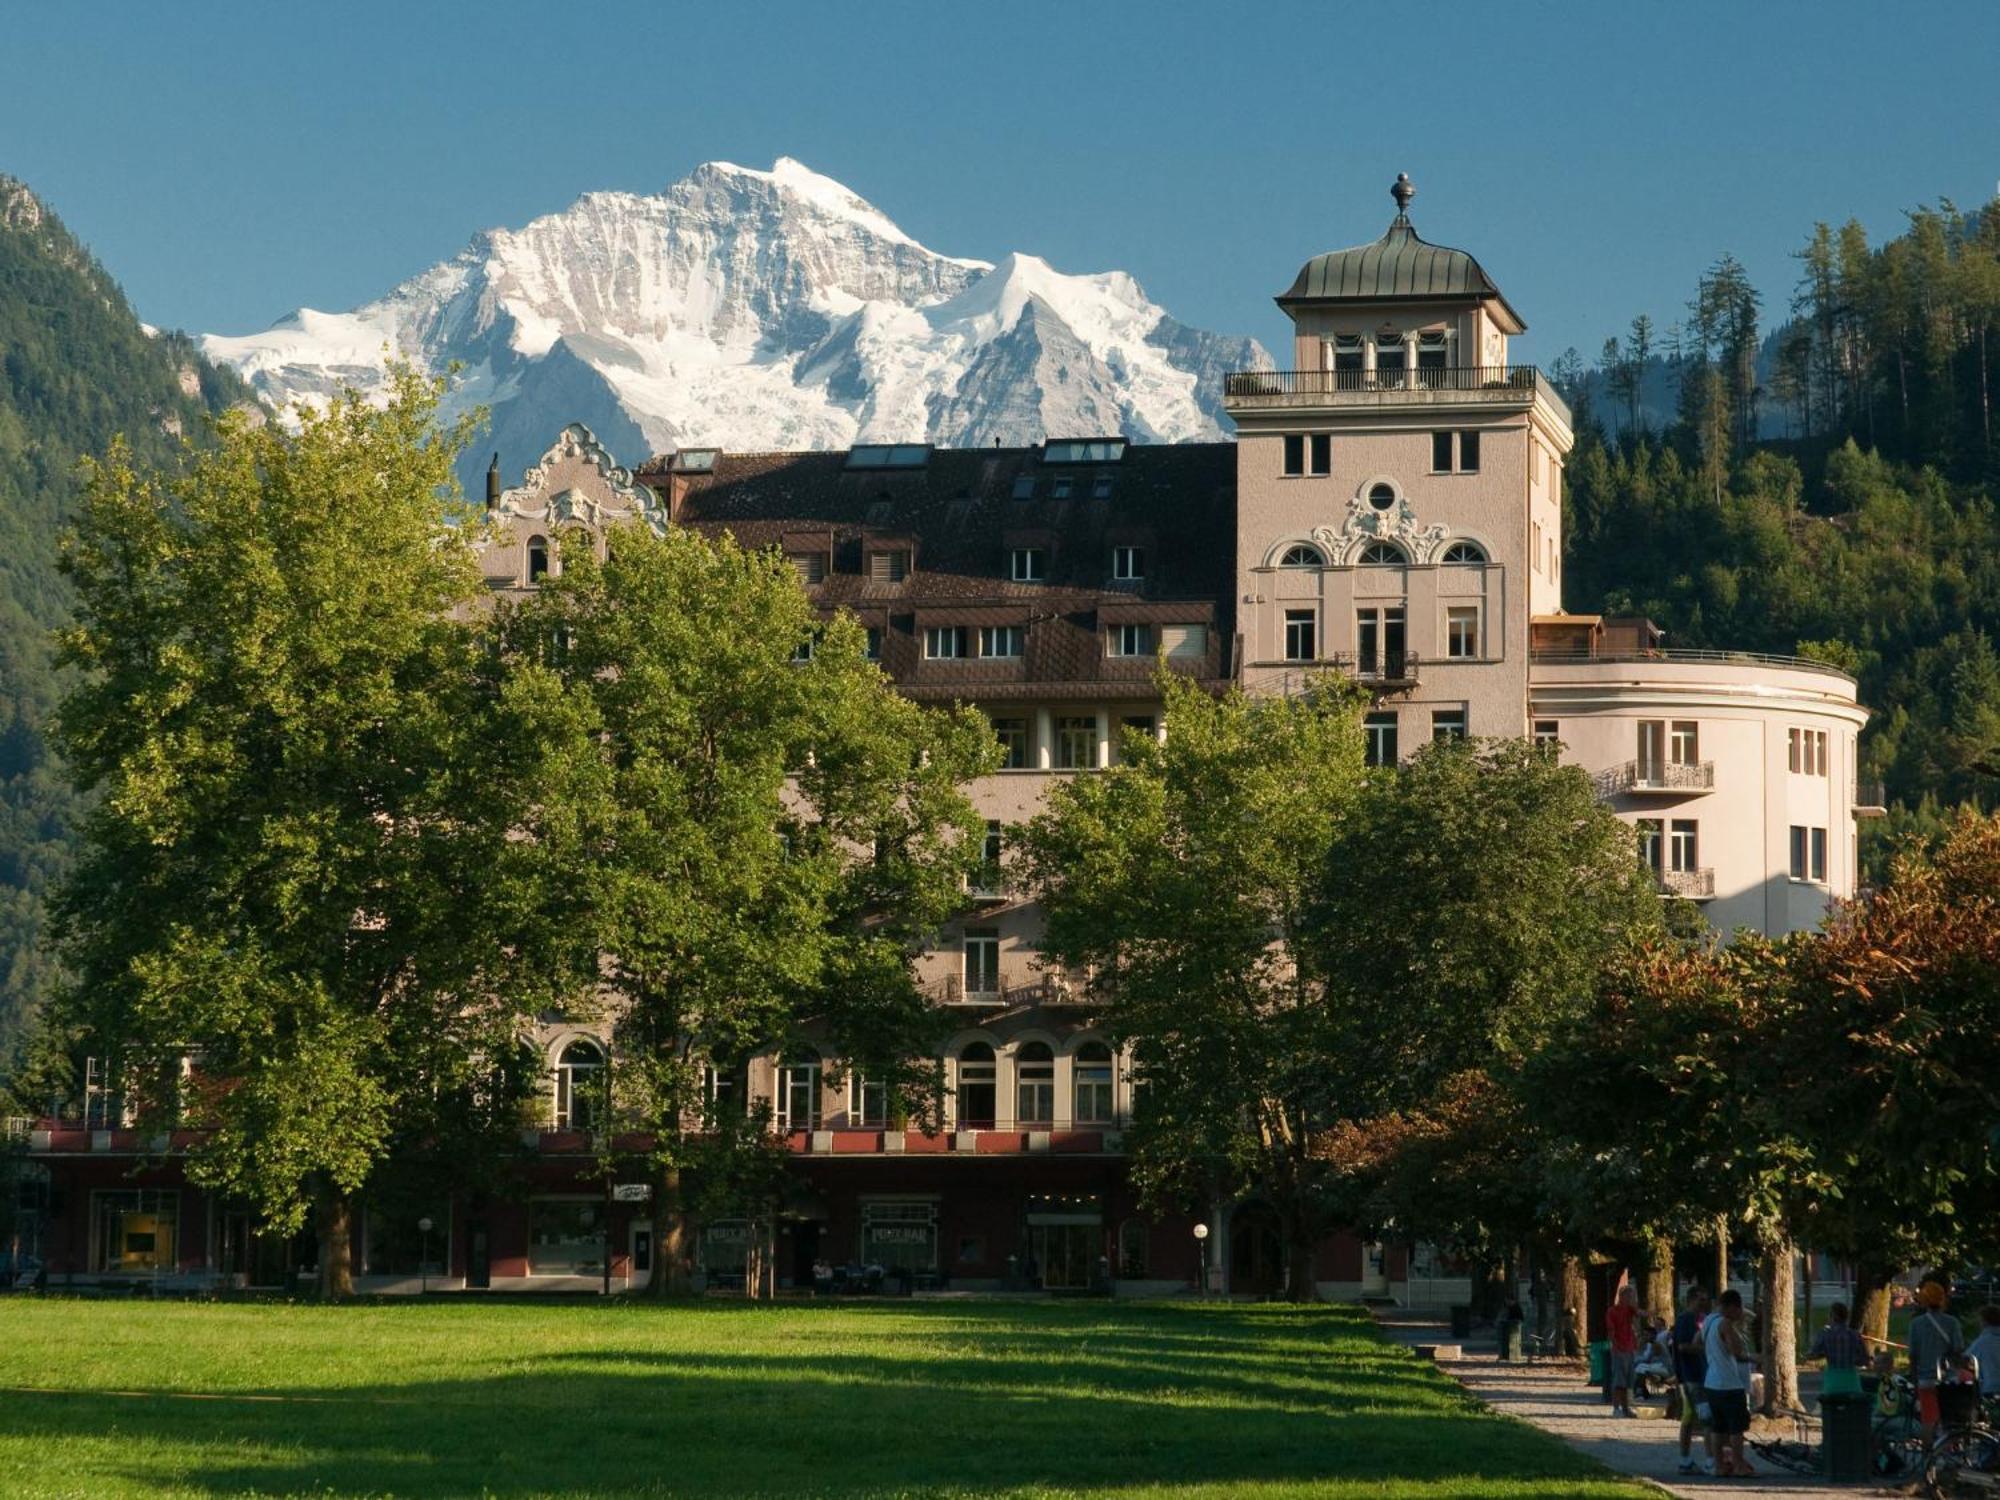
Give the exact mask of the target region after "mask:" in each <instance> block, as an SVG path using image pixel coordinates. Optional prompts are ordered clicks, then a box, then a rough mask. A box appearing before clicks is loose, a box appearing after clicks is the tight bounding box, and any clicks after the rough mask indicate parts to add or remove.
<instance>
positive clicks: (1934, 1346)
mask: <svg viewBox="0 0 2000 1500" xmlns="http://www.w3.org/2000/svg"><path fill="white" fill-rule="evenodd" d="M1950 1304H1951V1291H1950V1289H1949V1288H1948V1287H1946V1286H1945V1284H1944V1282H1943V1281H1942V1280H1940V1279H1939V1278H1938V1277H1936V1276H1926V1277H1925V1278H1924V1279H1923V1282H1922V1283H1921V1284H1920V1285H1919V1286H1918V1287H1917V1305H1918V1307H1919V1309H1920V1310H1919V1311H1918V1313H1917V1315H1916V1316H1915V1317H1914V1318H1912V1319H1911V1320H1910V1379H1911V1380H1912V1381H1913V1382H1914V1383H1915V1385H1916V1387H1917V1419H1918V1420H1919V1421H1920V1422H1922V1423H1923V1424H1924V1440H1925V1441H1926V1442H1928V1441H1930V1439H1931V1438H1933V1437H1935V1436H1936V1435H1937V1427H1938V1393H1937V1388H1938V1382H1939V1381H1941V1380H1946V1379H1949V1378H1950V1377H1951V1372H1952V1370H1953V1368H1954V1367H1955V1366H1956V1363H1957V1360H1958V1357H1959V1356H1960V1355H1962V1354H1964V1353H1965V1330H1964V1328H1962V1327H1960V1326H1959V1321H1958V1319H1957V1317H1956V1316H1954V1315H1953V1313H1952V1311H1951V1305H1950Z"/></svg>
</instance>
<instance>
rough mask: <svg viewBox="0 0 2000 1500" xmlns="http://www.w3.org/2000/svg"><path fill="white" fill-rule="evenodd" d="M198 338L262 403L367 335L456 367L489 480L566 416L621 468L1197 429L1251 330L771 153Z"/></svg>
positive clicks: (369, 353) (1219, 420)
mask: <svg viewBox="0 0 2000 1500" xmlns="http://www.w3.org/2000/svg"><path fill="white" fill-rule="evenodd" d="M202 347H203V349H204V351H205V352H206V353H207V354H208V355H209V356H210V357H211V358H213V359H217V360H220V361H223V362H226V363H228V364H231V365H233V366H235V367H236V369H237V370H239V371H240V372H241V373H242V374H243V375H244V376H245V377H246V378H247V379H248V380H249V381H250V383H251V384H252V385H253V386H255V387H256V388H257V390H258V391H259V392H261V393H262V394H263V395H264V396H265V397H266V398H267V399H269V400H271V401H272V402H274V403H276V404H279V405H289V404H291V403H293V402H297V401H308V402H311V401H319V400H323V399H325V398H326V397H327V396H328V395H329V394H331V393H332V392H333V391H334V390H336V389H337V388H339V387H340V386H341V385H342V384H352V385H357V386H360V387H362V388H363V389H372V388H374V387H375V386H376V385H377V384H378V383H379V381H380V379H381V371H382V366H383V352H384V349H385V347H386V348H387V349H389V350H393V351H394V352H395V353H396V354H397V355H400V356H402V357H404V358H408V359H411V360H413V361H415V362H416V363H417V364H419V365H420V366H423V367H425V368H428V369H431V370H442V369H443V368H444V367H445V366H446V364H447V363H448V362H449V361H452V360H457V361H459V362H460V363H461V364H462V365H463V366H464V368H463V370H462V372H461V377H460V383H459V385H458V387H457V388H456V390H455V392H454V395H453V398H452V401H453V405H454V406H456V407H464V406H469V405H472V404H475V403H484V404H485V405H487V406H488V407H490V408H491V409H492V413H493V434H492V441H491V443H490V444H487V445H483V446H482V451H481V453H480V454H478V455H474V456H472V458H476V459H477V465H476V466H477V467H478V468H482V469H483V468H484V466H485V463H484V453H485V448H486V447H490V446H497V447H498V448H499V449H500V450H501V457H502V463H503V466H504V467H505V468H506V469H507V470H508V472H509V473H510V474H511V473H512V472H514V471H516V470H517V469H518V468H519V467H521V466H522V465H524V464H526V463H527V462H529V461H531V460H532V459H533V458H534V457H535V456H536V455H538V454H540V453H541V452H542V450H543V449H544V448H545V447H546V446H547V445H548V443H549V441H550V440H551V439H552V438H553V437H554V435H555V434H556V433H557V432H559V431H561V429H562V427H563V425H564V424H565V423H567V422H572V421H582V422H586V423H588V424H589V425H590V427H591V428H592V429H593V430H594V431H595V432H596V433H597V435H598V436H599V438H601V439H602V440H603V441H604V442H605V443H606V445H607V446H608V447H609V448H610V449H611V450H612V451H613V452H614V453H617V454H618V455H619V456H620V457H621V458H623V459H624V460H626V461H627V462H636V461H637V460H638V459H640V458H643V457H645V456H646V455H647V454H650V453H654V452H658V451H661V450H664V449H668V448H674V447H679V446H685V445H703V444H705V445H712V446H721V447H726V448H734V449H760V448H832V447H845V446H847V445H848V444H851V443H854V442H871V441H878V442H911V441H921V440H928V441H932V442H937V443H945V444H951V445H954V446H969V445H984V444H988V443H991V442H993V441H994V440H995V439H996V438H997V439H999V440H1000V441H1002V442H1004V443H1008V444H1015V443H1033V442H1038V441H1040V440H1041V439H1042V438H1043V437H1045V436H1047V435H1051V434H1054V435H1059V436H1069V435H1083V434H1094V433H1111V432H1122V433H1124V434H1125V435H1127V436H1128V437H1131V438H1134V439H1136V440H1139V441H1146V442H1180V441H1187V440H1191V439H1199V438H1214V437H1217V436H1220V435H1222V434H1224V433H1225V432H1226V431H1227V430H1228V422H1227V419H1226V418H1225V417H1224V416H1223V414H1222V410H1221V405H1220V396H1221V388H1222V382H1221V376H1222V374H1223V373H1224V372H1225V371H1228V370H1232V369H1249V368H1262V367H1266V366H1268V365H1269V363H1270V360H1269V357H1268V356H1267V355H1266V354H1265V352H1264V350H1263V349H1262V348H1261V347H1260V346H1259V345H1258V344H1257V343H1256V342H1255V341H1254V340H1252V339H1247V338H1231V337H1226V336H1223V335H1219V334H1212V333H1204V332H1202V331H1200V330H1199V329H1194V328H1189V327H1187V326H1185V325H1184V324H1181V323H1178V322H1176V321H1175V320H1174V319H1173V318H1171V317H1169V316H1168V315H1167V314H1166V313H1165V311H1163V310H1162V309H1161V308H1159V307H1157V306H1155V305H1154V304H1153V303H1152V302H1150V301H1148V300H1147V298H1146V294H1145V293H1144V291H1142V290H1141V289H1140V287H1139V284H1138V283H1137V282H1136V281H1134V280H1133V279H1132V278H1131V277H1130V276H1128V275H1126V274H1125V273H1124V272H1122V271H1108V272H1104V273H1102V274H1099V275H1090V276H1072V275H1066V274H1064V273H1062V272H1060V271H1057V270H1055V269H1054V268H1052V267H1051V266H1049V265H1048V264H1047V262H1045V261H1042V260H1039V259H1037V258H1036V257H1034V256H1032V255H1021V254H1013V255H1008V256H1006V257H1005V258H1004V259H1002V260H1001V261H1000V262H999V263H998V264H989V263H988V262H986V261H980V260H964V259H959V258H957V257H954V256H948V255H940V254H937V253H936V252H935V251H931V250H927V249H925V248H924V247H923V246H922V245H920V244H918V243H917V242H916V241H915V240H913V239H911V238H910V237H909V236H908V235H906V234H904V233H903V231H902V230H900V229H898V228H897V227H896V226H895V225H894V224H893V223H891V222H890V221H889V219H888V218H887V217H886V216H885V215H884V214H883V213H882V212H881V211H880V210H878V209H876V208H875V207H873V206H872V205H870V204H869V203H867V202H865V201H864V200H862V199H861V198H859V197H857V196H856V195H855V194H854V193H852V192H850V191H849V190H848V189H847V188H845V187H843V186H841V185H840V184H839V183H837V182H834V181H833V180H832V179H830V178H827V177H822V176H820V175H819V174H818V173H815V172H812V171H810V170H808V169H807V168H806V167H804V166H802V165H800V164H799V163H798V162H796V161H793V160H791V159H790V158H781V159H780V160H779V161H778V163H777V164H776V165H775V166H774V167H772V168H771V170H770V171H768V172H760V171H756V170H753V169H751V168H748V167H737V166H731V165H729V164H728V163H726V162H710V163H708V164H707V165H705V166H701V167H697V168H696V169H695V170H694V171H693V172H692V173H690V174H689V175H688V176H687V177H686V178H685V179H683V180H682V181H680V182H677V183H675V184H674V185H673V186H672V187H670V188H668V189H667V190H666V192H664V193H662V194H660V195H658V196H656V197H646V196H640V195H635V194H631V193H609V192H607V193H588V194H586V195H584V196H583V197H582V198H579V199H578V200H577V201H576V202H575V203H574V204H573V205H571V206H570V207H569V208H567V209H565V210H564V211H563V212H561V213H556V214H550V215H548V216H546V217H544V218H540V219H536V220H534V221H533V222H532V223H530V224H528V225H527V226H526V227H524V228H522V229H518V230H508V229H493V230H487V231H485V232H482V233H480V234H478V235H476V236H474V238H473V240H472V242H471V244H469V245H468V246H467V247H466V248H465V249H464V250H463V251H462V252H460V253H459V254H458V255H457V256H455V257H453V258H452V259H451V260H449V261H446V262H445V263H443V264H442V265H437V266H433V267H432V268H431V269H430V270H428V271H425V272H423V273H422V274H421V275H418V276H415V277H412V278H411V279H410V280H408V281H406V282H404V283H403V284H402V285H401V286H399V287H397V288H396V289H395V290H393V291H391V292H390V293H389V294H388V295H387V296H385V297H383V298H381V299H380V300H379V301H375V302H370V303H367V304H366V305H364V306H361V307H358V308H355V309H354V310H353V311H352V312H346V313H323V312H315V311H313V310H311V309H309V308H302V309H300V310H299V311H298V312H295V313H293V314H292V315H291V316H289V317H287V318H283V319H281V320H280V321H279V322H277V323H276V324H274V325H273V326H272V327H271V328H269V329H267V330H266V331H265V332H263V333H257V334H249V335H246V336H243V337H230V336H224V335H216V334H210V335H207V336H205V337H204V338H203V340H202ZM472 458H469V459H468V468H471V467H473V466H474V465H473V463H472Z"/></svg>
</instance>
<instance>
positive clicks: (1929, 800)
mask: <svg viewBox="0 0 2000 1500" xmlns="http://www.w3.org/2000/svg"><path fill="white" fill-rule="evenodd" d="M1799 263H1800V268H1801V275H1800V281H1799V285H1798V287H1797V290H1796V294H1795V296H1794V297H1793V299H1792V301H1791V303H1790V305H1789V307H1788V308H1786V309H1785V316H1784V317H1782V318H1780V319H1777V320H1775V322H1776V326H1775V327H1770V326H1767V323H1768V322H1769V321H1771V320H1767V319H1766V317H1765V315H1764V307H1763V302H1762V299H1761V297H1760V296H1759V294H1758V292H1757V290H1756V289H1755V288H1753V287H1752V286H1751V285H1750V283H1749V280H1748V278H1747V277H1746V276H1745V275H1744V273H1743V270H1742V267H1741V266H1739V265H1738V264H1737V263H1736V262H1735V261H1734V260H1733V259H1731V258H1730V257H1728V256H1724V257H1723V258H1722V259H1721V260H1720V261H1718V262H1717V263H1716V264H1715V266H1714V267H1713V268H1712V269H1711V270H1710V271H1709V273H1708V274H1707V275H1706V276H1704V277H1703V278H1702V279H1701V282H1700V284H1699V286H1698V287H1697V288H1696V291H1695V296H1694V297H1693V299H1692V300H1691V301H1690V302H1689V304H1688V310H1687V317H1686V319H1685V321H1684V322H1682V323H1680V324H1678V325H1676V326H1674V327H1672V328H1669V329H1665V330H1656V329H1655V328H1654V327H1653V326H1652V325H1651V323H1650V322H1649V321H1648V320H1646V319H1643V318H1641V319H1636V320H1634V323H1633V325H1632V329H1631V331H1630V333H1629V334H1627V335H1626V336H1625V337H1624V338H1623V339H1614V340H1611V341H1609V342H1607V343H1606V345H1605V348H1604V352H1603V354H1602V356H1601V357H1600V360H1599V362H1598V365H1597V368H1596V370H1595V371H1594V372H1587V371H1585V370H1584V368H1583V366H1582V364H1581V362H1580V361H1578V360H1577V359H1575V357H1574V356H1573V355H1571V356H1567V357H1566V359H1565V361H1564V362H1563V367H1562V368H1561V369H1560V374H1561V376H1562V378H1563V383H1564V384H1565V386H1566V388H1567V389H1569V390H1571V391H1572V392H1574V393H1575V394H1576V395H1577V396H1578V397H1579V398H1581V399H1580V400H1579V407H1580V409H1579V411H1578V414H1577V415H1578V428H1579V433H1578V442H1577V447H1576V451H1575V453H1574V454H1573V455H1572V456H1571V460H1570V467H1569V476H1568V482H1569V495H1568V501H1569V503H1568V519H1567V524H1568V536H1567V537H1566V539H1565V544H1566V546H1567V549H1568V582H1567V586H1566V590H1565V592H1566V594H1567V600H1566V602H1567V604H1568V606H1569V607H1570V608H1571V609H1576V610H1596V609H1603V610H1606V611H1616V612H1633V611H1636V612H1640V613H1644V614H1649V615H1651V616H1652V617H1653V618H1654V619H1655V620H1656V621H1658V622H1659V623H1660V624H1661V625H1663V626H1664V627H1666V629H1667V631H1668V642H1669V644H1671V645H1681V646H1716V647H1738V648H1742V649H1746V650H1760V651H1778V652H1803V653H1805V654H1808V655H1816V656H1823V657H1825V658H1826V659H1828V660H1832V661H1836V662H1839V663H1840V664H1842V665H1845V666H1847V667H1849V669H1850V670H1853V671H1854V672H1855V673H1856V674H1857V675H1858V676H1859V678H1860V680H1861V693H1862V698H1863V701H1864V702H1866V703H1868V704H1869V705H1870V706H1871V707H1872V708H1874V709H1875V711H1876V718H1875V720H1874V722H1873V723H1872V724H1871V725H1870V727H1869V730H1868V732H1867V734H1866V736H1865V738H1864V740H1863V750H1862V759H1863V776H1864V778H1865V779H1871V780H1880V781H1882V782H1884V783H1885V784H1886V787H1887V790H1888V793H1889V796H1890V799H1891V801H1892V804H1894V813H1893V815H1892V816H1891V818H1890V819H1889V820H1888V821H1887V823H1886V825H1883V824H1878V825H1875V830H1874V831H1875V832H1877V833H1890V834H1893V833H1896V832H1899V831H1901V830H1903V829H1906V828H1909V827H1911V826H1933V825H1934V824H1935V822H1936V820H1937V814H1938V811H1939V809H1940V808H1942V807H1944V806H1948V805H1950V804H1954V803H1958V802H1962V801H1973V802H1977V803H1980V804H1981V805H1984V806H1988V807H1990V806H1992V805H1993V804H1994V803H1995V801H1996V796H2000V653H1996V650H1995V645H1994V636H1995V633H1996V631H2000V516H1996V514H1995V508H1994V494H1995V489H1996V485H2000V443H1996V435H1995V432H1994V413H1993V400H1994V394H1995V392H1994V387H1995V385H1996V384H2000V201H1996V202H1995V203H1994V204H1989V205H1988V206H1987V207H1985V208H1984V209H1981V210H1977V211H1974V212H1961V211H1959V210H1958V209H1956V208H1955V207H1953V206H1952V205H1950V204H1945V205H1943V206H1942V207H1940V208H1937V209H1923V210H1919V211H1917V212H1915V213H1913V214H1911V216H1910V226H1909V228H1908V230H1907V231H1906V232H1905V233H1904V234H1902V235H1900V236H1898V237H1897V238H1895V239H1892V240H1890V241H1888V242H1887V243H1884V244H1881V245H1878V246H1871V245H1869V244H1868V242H1867V238H1866V236H1865V235H1864V234H1863V232H1862V230H1861V227H1860V226H1859V225H1858V224H1854V223H1851V222H1850V223H1849V224H1847V225H1845V226H1843V227H1842V228H1840V229H1837V230H1836V229H1832V228H1829V227H1828V226H1826V225H1823V224H1822V225H1819V226H1817V227H1816V228H1815V230H1814V231H1813V234H1812V235H1811V237H1810V238H1809V239H1808V240H1807V242H1806V244H1805V246H1804V247H1803V248H1802V249H1801V251H1800V252H1799ZM1760 346H1762V347H1766V348H1775V351H1776V353H1775V357H1768V356H1767V357H1766V358H1765V359H1762V360H1760V359H1759V357H1758V351H1759V348H1760ZM1663 359H1664V361H1665V363H1666V365H1667V368H1668V370H1669V372H1670V375H1671V379H1672V382H1673V388H1674V391H1675V398H1676V403H1677V415H1676V418H1675V420H1674V421H1672V422H1671V423H1668V424H1666V425H1665V427H1664V430H1653V429H1652V428H1650V427H1649V425H1648V423H1647V422H1646V420H1645V417H1644V411H1645V406H1644V404H1643V403H1642V400H1641V392H1642V389H1643V388H1647V383H1646V379H1645V377H1646V372H1647V371H1648V370H1649V369H1656V368H1657V367H1658V364H1659V362H1660V361H1661V360H1663ZM1774 407H1777V408H1782V409H1783V410H1784V412H1785V414H1786V417H1787V421H1786V422H1785V423H1784V424H1783V427H1784V429H1785V430H1788V431H1791V432H1794V433H1796V434H1798V436H1796V437H1792V438H1788V439H1785V440H1783V441H1770V440H1762V441H1760V440H1757V439H1756V437H1755V434H1757V433H1758V432H1759V431H1766V432H1768V431H1770V430H1771V424H1770V423H1769V422H1768V420H1763V419H1764V418H1767V417H1768V416H1769V413H1770V411H1771V409H1772V408H1774ZM1873 844H1874V848H1875V851H1876V853H1877V856H1878V857H1879V851H1880V849H1881V848H1882V847H1883V844H1884V841H1883V840H1881V839H1879V838H1878V839H1876V840H1874V841H1873Z"/></svg>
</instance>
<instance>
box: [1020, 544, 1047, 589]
mask: <svg viewBox="0 0 2000 1500" xmlns="http://www.w3.org/2000/svg"><path fill="white" fill-rule="evenodd" d="M1010 572H1011V574H1012V577H1013V579H1014V582H1016V583H1042V582H1045V581H1047V579H1048V576H1049V554H1048V551H1047V549H1046V548H1042V547H1016V548H1015V549H1014V555H1013V559H1012V566H1011V569H1010Z"/></svg>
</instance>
